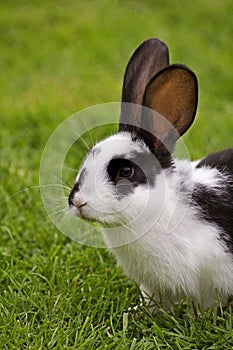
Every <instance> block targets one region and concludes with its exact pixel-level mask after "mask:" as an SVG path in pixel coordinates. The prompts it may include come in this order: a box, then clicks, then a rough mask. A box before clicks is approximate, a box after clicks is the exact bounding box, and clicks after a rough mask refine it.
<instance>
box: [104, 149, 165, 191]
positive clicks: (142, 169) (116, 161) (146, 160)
mask: <svg viewBox="0 0 233 350" xmlns="http://www.w3.org/2000/svg"><path fill="white" fill-rule="evenodd" d="M125 166H129V167H133V169H134V174H133V176H132V177H130V178H125V179H120V180H118V179H117V174H118V172H119V169H120V168H121V167H125ZM160 171H161V167H160V165H159V163H157V161H156V159H155V158H154V156H153V155H152V154H150V153H148V152H142V153H138V152H135V153H132V155H131V157H129V158H127V159H126V158H125V155H120V156H119V157H117V158H113V159H112V160H111V161H110V162H109V164H108V167H107V172H108V177H109V180H110V181H111V182H112V183H113V184H114V185H115V186H116V192H117V194H119V195H120V197H122V196H125V195H127V194H129V193H132V192H133V191H134V188H135V187H137V186H139V185H149V186H154V185H155V178H156V174H158V173H159V172H160Z"/></svg>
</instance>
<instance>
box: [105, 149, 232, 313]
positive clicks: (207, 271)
mask: <svg viewBox="0 0 233 350" xmlns="http://www.w3.org/2000/svg"><path fill="white" fill-rule="evenodd" d="M232 151H233V150H232ZM175 163H176V170H174V173H173V172H168V173H167V174H166V180H165V183H166V185H165V186H166V192H167V196H166V200H165V201H164V203H163V210H162V211H161V213H160V216H159V217H158V219H157V220H156V221H155V220H154V217H155V215H156V213H154V212H153V209H152V208H151V210H150V211H149V210H148V211H147V215H145V221H146V222H147V225H148V226H151V227H150V229H149V231H148V232H146V233H145V234H143V235H142V237H140V238H138V239H137V240H135V241H133V237H132V235H133V233H132V231H134V230H138V223H136V227H131V228H130V230H129V229H127V228H125V229H122V228H121V229H120V230H119V233H118V235H117V236H114V237H113V236H112V235H111V240H109V235H108V234H107V233H106V234H105V235H104V236H105V240H106V242H107V244H108V246H109V248H110V250H111V251H112V252H113V254H114V255H115V256H116V258H117V261H118V264H119V265H120V266H121V267H122V269H123V270H124V271H125V273H126V274H127V275H128V276H129V277H131V278H132V279H133V280H134V281H136V282H137V283H138V284H139V285H140V286H141V291H142V293H143V294H144V295H145V298H147V299H150V297H152V298H153V299H154V300H163V301H164V302H165V303H167V304H170V302H178V301H180V300H181V298H183V297H185V296H188V297H189V299H190V300H193V301H196V302H198V303H199V304H202V302H203V304H204V308H207V307H210V306H213V304H214V301H216V298H217V294H216V293H217V292H216V289H218V292H219V295H220V298H221V301H222V303H223V304H225V303H226V301H227V299H228V296H229V295H231V294H233V278H232V276H233V256H232V251H230V247H231V249H233V245H232V241H231V240H232V237H233V225H232V226H231V230H232V231H231V232H232V235H231V237H229V235H228V232H225V231H224V227H221V226H218V224H217V223H216V217H215V216H213V217H211V216H210V215H209V211H208V209H207V213H206V212H205V206H206V204H205V202H206V201H208V202H209V206H210V207H211V205H213V204H214V205H217V207H216V208H215V209H214V212H216V211H218V212H219V215H221V211H222V197H224V196H228V194H229V188H230V187H229V186H231V196H232V193H233V185H232V184H233V181H232V179H231V178H230V176H229V175H228V174H227V175H226V174H222V173H221V172H220V171H218V170H217V169H216V168H207V167H201V168H198V163H199V162H195V163H193V164H192V165H193V166H192V167H191V168H190V163H189V162H187V161H180V160H176V161H175ZM177 171H178V172H180V178H179V179H178V181H177V173H176V172H177ZM182 174H183V175H182ZM226 178H228V180H227V179H226ZM162 182H163V180H162V179H161V183H162ZM161 183H160V179H159V176H157V184H158V188H155V189H152V197H153V198H154V202H155V205H154V207H156V202H157V198H159V197H160V193H159V192H160V190H161V187H160V186H161ZM203 187H205V189H206V192H207V197H205V193H204V194H202V195H201V196H200V197H199V189H200V188H203ZM211 192H213V193H214V199H213V202H214V203H213V202H211V197H210V193H211ZM190 195H191V196H192V195H193V198H192V199H191V200H189V199H190ZM203 195H204V198H203V197H202V196H203ZM216 199H217V201H218V203H217V202H216ZM174 205H175V208H174ZM230 210H231V213H233V200H232V201H231V208H230ZM171 213H172V218H171V222H170V226H172V227H171V230H169V220H168V218H169V217H170V216H171ZM184 213H185V214H184ZM200 215H201V216H202V218H201V220H200ZM177 218H180V219H181V221H180V222H177V223H174V220H176V219H177ZM222 220H223V225H222V226H224V225H225V223H224V219H222ZM232 220H233V215H232V216H231V222H232ZM148 223H149V224H148ZM142 230H143V223H142ZM119 238H120V239H121V240H122V241H123V242H124V240H125V241H133V242H132V243H130V244H125V245H123V246H119V247H115V248H112V247H114V246H115V245H117V244H119V241H120V239H119ZM152 304H153V301H152Z"/></svg>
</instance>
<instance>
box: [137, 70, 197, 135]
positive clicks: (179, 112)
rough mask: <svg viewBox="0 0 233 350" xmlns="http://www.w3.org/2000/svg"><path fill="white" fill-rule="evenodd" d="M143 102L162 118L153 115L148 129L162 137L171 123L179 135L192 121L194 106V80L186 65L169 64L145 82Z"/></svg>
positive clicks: (195, 100)
mask: <svg viewBox="0 0 233 350" xmlns="http://www.w3.org/2000/svg"><path fill="white" fill-rule="evenodd" d="M143 104H144V106H146V107H149V108H151V109H153V110H154V111H156V112H158V113H159V114H161V115H162V116H163V117H164V118H165V119H164V118H159V117H155V118H153V122H152V127H153V129H154V130H151V132H153V133H155V134H157V135H158V136H159V138H160V140H162V139H163V138H164V136H165V135H166V134H167V133H169V130H170V129H171V128H172V126H174V127H175V129H176V130H177V132H178V133H179V134H180V135H182V134H183V133H184V132H185V131H186V130H187V129H188V128H189V127H190V125H191V124H192V122H193V120H194V117H195V112H196V107H197V80H196V77H195V75H194V73H192V72H191V71H190V70H189V69H188V68H186V67H184V66H181V65H172V66H170V67H168V68H166V69H165V70H163V71H162V72H161V74H159V75H158V76H156V77H155V78H154V79H153V80H152V81H151V82H150V83H149V84H148V86H147V88H146V91H145V95H144V103H143Z"/></svg>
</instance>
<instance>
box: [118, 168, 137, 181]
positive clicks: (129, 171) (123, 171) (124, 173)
mask: <svg viewBox="0 0 233 350" xmlns="http://www.w3.org/2000/svg"><path fill="white" fill-rule="evenodd" d="M133 175H134V168H133V167H132V166H127V165H126V166H122V167H121V168H120V169H119V171H118V174H117V177H118V178H130V177H132V176H133Z"/></svg>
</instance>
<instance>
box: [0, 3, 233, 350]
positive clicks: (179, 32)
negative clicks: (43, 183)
mask: <svg viewBox="0 0 233 350" xmlns="http://www.w3.org/2000/svg"><path fill="white" fill-rule="evenodd" d="M232 10H233V6H232V1H230V0H224V1H217V0H213V1H209V0H197V1H195V2H194V1H193V2H190V1H185V0H181V1H178V0H175V1H168V0H158V1H153V0H147V1H144V2H142V1H141V2H140V1H131V0H128V1H122V0H118V1H117V0H114V1H107V0H103V1H101V2H100V1H97V0H92V1H91V0H88V1H81V0H78V1H75V0H70V1H63V0H57V1H54V2H49V1H44V2H41V1H37V0H33V1H29V0H22V1H16V0H9V1H5V0H3V1H1V4H0V39H1V40H0V64H1V75H0V86H1V94H0V121H1V128H0V150H1V162H0V176H1V181H0V193H1V221H0V237H1V246H0V310H1V312H0V334H1V336H0V349H7V350H8V349H17V350H21V349H35V350H39V349H120V350H122V349H131V350H133V349H177V350H180V349H231V348H232V347H233V329H232V322H233V316H232V311H231V307H230V306H229V307H226V308H225V309H221V308H220V309H217V308H214V309H213V310H208V311H207V312H205V313H204V312H201V313H200V314H199V315H193V314H192V313H191V312H190V311H189V309H188V306H187V305H186V302H185V301H184V302H183V303H182V304H181V305H179V306H177V308H176V309H175V310H174V311H173V312H167V311H165V310H164V309H163V308H162V307H160V306H159V305H158V313H157V315H155V316H152V315H151V314H150V313H149V312H148V310H147V308H146V306H144V305H141V301H140V295H139V291H138V287H137V286H136V285H135V284H134V283H133V282H132V281H130V280H129V279H128V278H127V277H125V276H124V274H123V273H122V271H121V270H120V269H119V268H118V267H117V266H116V262H115V260H114V258H113V257H112V256H111V255H110V254H109V253H108V252H107V250H105V249H101V248H92V247H87V246H84V245H80V244H78V243H76V242H74V241H73V240H71V239H69V238H68V237H66V236H64V235H63V234H62V233H61V232H60V231H59V230H57V229H56V228H55V227H54V225H53V224H52V223H51V221H50V220H49V218H48V216H47V214H46V211H45V209H44V207H43V204H42V201H41V197H40V190H39V167H40V160H41V157H42V153H43V150H44V147H45V145H46V143H47V140H48V139H49V137H50V135H51V134H52V133H53V131H54V130H55V129H56V128H57V127H58V126H59V125H60V123H62V122H63V121H64V120H65V119H66V118H68V117H69V116H71V115H72V114H73V113H75V112H77V111H79V110H82V109H83V108H87V107H90V106H93V105H97V104H101V103H106V102H112V101H119V99H120V94H121V84H122V76H123V72H124V68H125V65H126V63H127V61H128V59H129V57H130V55H131V54H132V52H133V50H134V49H135V48H136V47H137V45H139V43H140V42H142V41H143V40H145V39H146V38H149V37H159V38H161V39H162V40H164V41H165V42H166V43H167V44H168V46H169V48H170V59H171V62H174V63H175V62H182V63H184V64H186V65H188V66H189V67H190V68H192V69H193V70H194V71H195V72H196V74H197V76H198V80H199V86H200V92H199V107H198V115H197V119H196V121H195V123H194V125H193V126H192V128H191V130H190V131H189V132H188V133H187V135H185V137H184V140H185V143H186V146H187V148H188V151H189V154H190V157H191V158H192V159H196V158H198V157H202V156H204V155H205V154H207V153H208V152H211V151H215V150H217V149H223V148H227V147H232V145H233V143H232V130H233V117H232V114H233V104H232V86H233V69H232V57H233V41H232V37H233V24H232ZM104 133H106V130H103V131H102V134H104ZM99 136H101V135H99ZM93 138H94V139H95V135H94V136H93ZM73 157H75V156H73ZM74 159H75V158H73V164H74ZM77 167H78V165H77ZM73 176H75V175H73ZM73 180H74V179H73ZM135 306H138V307H137V310H136V311H135V310H134V307H135Z"/></svg>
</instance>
